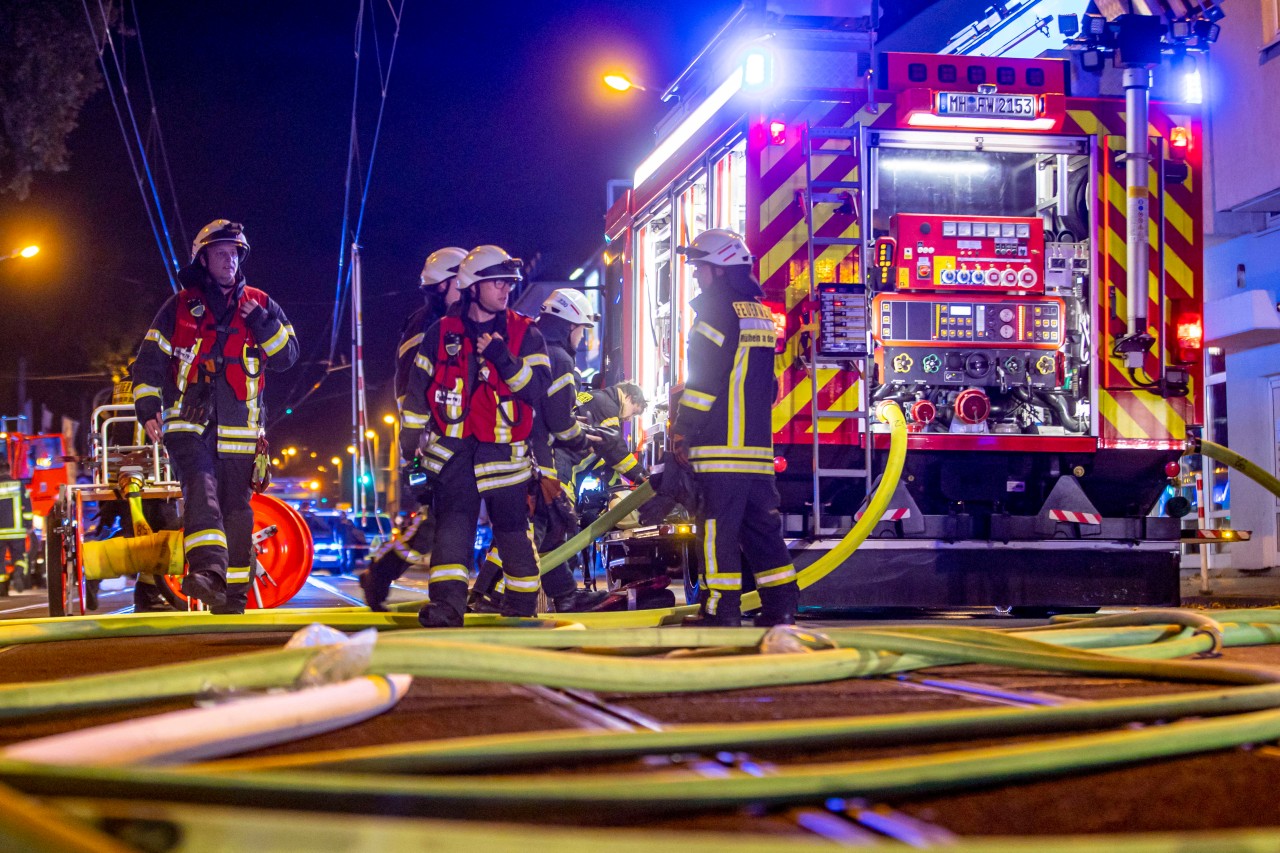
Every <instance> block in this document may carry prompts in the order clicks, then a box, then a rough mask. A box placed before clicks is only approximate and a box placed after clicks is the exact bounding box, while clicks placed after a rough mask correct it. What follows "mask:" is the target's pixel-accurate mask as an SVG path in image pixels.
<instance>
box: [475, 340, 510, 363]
mask: <svg viewBox="0 0 1280 853" xmlns="http://www.w3.org/2000/svg"><path fill="white" fill-rule="evenodd" d="M480 355H482V356H484V357H485V358H486V359H488V360H489V361H491V362H493V363H494V364H495V365H501V364H507V363H514V362H515V357H514V356H513V355H511V350H509V349H507V342H506V341H504V340H503V339H502V336H501V335H494V336H492V337H491V338H490V339H489V342H488V343H487V344H485V347H484V349H482V350H481V351H480Z"/></svg>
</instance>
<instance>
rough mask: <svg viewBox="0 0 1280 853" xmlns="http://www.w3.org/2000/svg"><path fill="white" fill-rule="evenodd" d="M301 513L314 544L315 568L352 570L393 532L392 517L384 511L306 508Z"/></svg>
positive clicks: (344, 572) (334, 570)
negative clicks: (354, 513)
mask: <svg viewBox="0 0 1280 853" xmlns="http://www.w3.org/2000/svg"><path fill="white" fill-rule="evenodd" d="M302 517H303V519H304V520H306V522H307V526H308V527H309V528H310V529H311V538H312V541H313V542H314V545H315V555H314V557H313V558H312V561H311V568H312V570H313V571H315V570H322V571H329V572H331V573H332V574H350V573H351V572H354V571H355V570H356V569H357V568H359V567H360V566H361V565H363V564H364V563H365V562H366V561H367V560H368V559H369V554H370V553H371V552H373V551H375V550H377V548H378V546H380V545H381V544H382V543H383V542H385V541H386V540H387V538H388V537H389V536H390V535H391V517H390V516H389V515H387V514H386V513H384V512H378V513H361V514H360V515H357V516H352V515H350V514H349V513H347V512H345V511H342V510H307V511H304V512H303V513H302Z"/></svg>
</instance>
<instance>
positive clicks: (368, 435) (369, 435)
mask: <svg viewBox="0 0 1280 853" xmlns="http://www.w3.org/2000/svg"><path fill="white" fill-rule="evenodd" d="M375 435H377V433H376V432H374V431H373V430H371V429H367V430H365V431H364V437H365V438H373V437H374V436H375Z"/></svg>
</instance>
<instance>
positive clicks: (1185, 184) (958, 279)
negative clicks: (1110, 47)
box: [604, 17, 1203, 610]
mask: <svg viewBox="0 0 1280 853" xmlns="http://www.w3.org/2000/svg"><path fill="white" fill-rule="evenodd" d="M873 48H874V41H873V35H872V34H871V33H870V32H867V31H865V29H864V30H862V31H860V30H859V28H858V27H856V26H851V25H850V22H848V21H841V20H838V19H820V18H812V17H808V18H799V19H796V20H794V21H788V20H787V19H785V18H774V19H772V20H769V21H767V22H763V23H761V24H759V25H754V26H753V25H752V24H751V22H750V21H746V20H739V21H738V24H737V25H736V26H730V27H727V28H726V29H725V30H723V31H722V32H721V34H720V36H718V37H717V40H716V42H714V43H713V44H712V45H710V46H709V47H708V48H707V49H706V50H705V51H704V52H703V53H702V54H701V56H700V57H699V59H698V60H697V61H696V62H695V63H694V64H693V65H692V66H691V67H690V68H689V69H688V70H687V71H686V72H685V73H684V75H682V76H681V78H680V79H679V80H678V81H677V82H676V83H675V84H674V85H673V86H672V87H671V89H670V90H669V91H668V100H669V101H671V102H674V103H675V106H674V107H673V111H672V113H671V115H670V116H669V118H668V119H667V120H666V121H665V122H664V124H663V125H662V126H661V127H660V128H659V131H658V142H657V145H656V147H655V148H654V150H653V151H652V153H650V154H649V155H648V156H647V157H646V158H645V159H644V160H643V162H641V163H640V164H639V166H638V167H637V169H636V172H635V180H634V186H633V189H632V190H631V192H630V193H629V194H627V195H626V197H625V198H623V199H621V200H620V201H619V202H618V203H617V204H615V205H614V207H613V209H612V210H610V212H609V214H608V217H607V222H606V233H607V238H608V240H609V244H608V248H607V251H606V253H605V263H606V269H605V271H604V272H605V277H604V280H605V285H604V287H605V301H606V302H609V303H613V302H614V301H615V300H616V302H617V304H618V305H619V306H620V308H621V310H620V312H615V314H614V316H613V317H610V318H607V321H606V327H605V335H606V338H605V351H606V353H607V356H608V358H610V359H611V360H612V362H613V365H614V367H613V370H614V373H615V375H616V376H618V377H621V376H623V375H625V376H628V377H632V378H634V379H635V380H636V381H638V382H639V383H640V384H641V385H642V387H643V388H644V390H645V393H646V396H647V397H648V398H649V399H650V400H657V401H663V400H669V399H670V398H671V396H672V395H673V394H676V393H678V392H679V389H680V388H681V384H682V382H683V380H684V377H685V375H686V365H685V363H684V361H683V359H684V353H685V351H686V340H687V336H688V332H689V329H690V328H691V313H690V309H689V300H690V298H691V297H692V295H693V280H692V274H691V271H690V270H689V269H687V268H686V266H685V265H684V264H682V263H680V260H679V257H678V255H677V254H676V251H675V250H676V247H677V246H680V245H684V244H687V243H688V241H689V240H690V239H691V238H692V237H693V236H695V235H696V234H697V233H699V232H700V231H702V230H704V229H706V228H712V227H722V228H730V229H733V230H735V231H738V232H740V233H742V234H744V235H745V237H746V239H747V243H748V245H749V246H750V247H751V249H752V252H753V254H754V255H755V257H756V259H757V269H756V272H757V274H758V276H759V279H760V281H761V282H762V284H763V286H764V290H765V294H766V300H767V302H768V304H769V305H770V306H771V308H772V310H773V312H774V317H775V319H776V322H777V327H778V330H779V350H778V354H777V378H778V383H779V386H780V389H779V396H778V398H777V399H776V400H774V401H772V403H773V423H774V430H775V432H774V445H775V452H776V457H777V458H776V461H775V469H776V470H777V471H778V472H779V489H780V491H781V493H782V496H783V506H784V509H783V511H784V513H785V519H786V527H787V535H788V537H790V538H791V539H792V541H793V543H794V546H795V549H796V556H797V564H798V565H802V564H804V563H806V562H809V561H811V560H812V559H814V558H815V557H816V555H818V554H820V553H822V552H823V550H825V549H827V548H829V547H830V545H831V543H832V542H833V541H834V540H835V539H837V538H838V537H839V536H840V535H841V534H842V533H843V532H844V531H846V530H848V529H849V527H850V526H851V525H852V523H853V519H854V518H855V517H857V516H858V514H859V510H860V507H861V505H862V504H863V503H864V501H865V499H866V495H867V494H868V493H869V490H870V488H871V487H873V486H874V484H875V482H876V477H877V473H878V470H879V469H880V468H881V467H882V466H883V461H884V458H885V456H886V449H887V447H888V438H889V437H888V435H887V433H886V432H885V428H884V427H883V426H881V425H879V424H877V423H876V419H875V416H874V414H873V412H874V409H875V406H876V404H877V402H878V401H881V400H895V401H897V402H898V403H899V404H901V406H902V408H903V410H904V411H905V412H906V414H907V418H908V422H909V425H910V434H909V439H908V453H907V462H906V470H905V472H904V475H903V477H902V480H901V482H900V483H899V485H898V488H897V491H896V493H895V495H894V499H893V501H892V502H891V504H890V508H889V511H888V512H887V513H886V514H885V515H884V517H883V519H882V521H881V522H880V523H879V524H878V526H877V527H876V528H875V531H874V532H873V534H872V536H871V538H870V539H869V540H868V541H867V542H866V543H865V544H864V545H863V546H862V547H861V548H860V549H859V550H858V552H857V553H856V554H855V555H854V556H853V557H852V558H851V560H850V561H849V562H848V563H847V564H845V565H844V566H843V567H842V568H841V569H840V570H838V571H836V572H834V573H832V574H831V575H830V576H828V577H827V578H826V579H824V580H823V581H821V582H820V583H818V584H815V585H814V586H813V587H811V588H810V589H808V590H806V591H805V593H804V595H803V599H802V603H803V604H805V605H810V606H823V607H856V606H919V607H957V606H997V607H1014V608H1024V609H1027V610H1032V609H1053V608H1065V607H1080V608H1095V607H1098V606H1102V605H1108V604H1118V603H1127V604H1172V603H1176V602H1177V601H1178V597H1179V592H1178V552H1179V546H1178V537H1179V521H1178V519H1176V518H1169V517H1159V516H1155V515H1152V514H1151V512H1152V508H1153V507H1154V506H1155V505H1156V502H1157V500H1158V498H1159V497H1160V495H1161V493H1162V491H1163V490H1164V489H1165V486H1166V485H1167V484H1168V483H1169V477H1170V476H1171V475H1172V474H1174V473H1176V469H1177V460H1178V458H1179V456H1180V455H1181V454H1182V451H1183V447H1184V442H1185V440H1186V438H1187V437H1188V434H1189V432H1191V431H1194V430H1195V429H1197V428H1198V427H1199V426H1200V424H1201V422H1202V411H1203V403H1202V398H1201V394H1202V390H1201V387H1200V378H1201V376H1202V365H1201V338H1202V333H1201V328H1202V325H1201V316H1202V315H1201V306H1202V281H1201V277H1202V263H1201V259H1202V251H1203V245H1202V234H1201V232H1202V229H1201V209H1202V197H1201V192H1202V182H1201V170H1200V167H1201V163H1200V145H1199V140H1200V139H1201V126H1200V121H1199V117H1198V115H1197V112H1196V110H1198V108H1192V107H1184V106H1181V105H1175V104H1166V103H1161V102H1158V101H1152V102H1150V104H1149V105H1148V103H1147V101H1146V99H1145V92H1144V93H1143V94H1144V98H1143V100H1142V107H1143V109H1144V110H1147V109H1148V108H1149V114H1148V116H1147V120H1146V122H1145V124H1146V125H1147V126H1146V131H1147V132H1146V134H1145V135H1142V134H1141V133H1140V132H1135V133H1134V134H1130V137H1131V138H1130V140H1129V141H1128V144H1126V129H1127V127H1128V124H1129V123H1128V121H1127V119H1126V102H1125V97H1124V95H1123V93H1120V92H1119V91H1117V94H1116V95H1115V96H1110V95H1107V94H1096V92H1097V91H1099V85H1100V84H1099V81H1098V77H1097V75H1096V74H1092V75H1091V74H1089V73H1088V72H1084V71H1082V70H1081V68H1080V66H1079V63H1078V62H1076V61H1074V60H1073V59H1072V58H1070V57H1071V54H1072V53H1073V52H1064V53H1063V58H1056V59H1012V58H1003V57H985V56H956V55H933V54H910V53H877V52H876V51H875V50H874V49H873ZM1074 53H1078V52H1074ZM1085 89H1088V90H1090V92H1091V93H1090V94H1077V93H1078V92H1083V91H1084V90H1085ZM1131 108H1132V107H1131ZM1135 139H1136V140H1137V141H1136V142H1135V141H1134V140H1135ZM1143 142H1145V145H1143V144H1142V143H1143ZM1135 145H1137V146H1138V147H1137V148H1136V149H1135V148H1134V146H1135ZM1126 147H1128V148H1129V149H1130V150H1129V153H1128V154H1126ZM1143 149H1145V151H1144V150H1143ZM1141 154H1145V155H1146V158H1145V159H1146V162H1147V168H1146V169H1145V170H1140V164H1141V163H1142V162H1143V158H1142V157H1141V156H1140V155H1141ZM1135 155H1137V156H1136V157H1135ZM1135 162H1137V163H1138V164H1139V171H1138V172H1137V174H1139V176H1141V173H1142V171H1145V172H1146V175H1145V178H1146V181H1145V184H1146V186H1145V187H1140V186H1139V185H1138V184H1136V183H1135V181H1134V179H1133V175H1132V172H1133V171H1134V166H1133V164H1134V163H1135ZM1126 169H1130V172H1131V174H1129V175H1127V174H1126ZM1139 226H1141V227H1139ZM1134 235H1136V236H1134ZM1147 235H1149V236H1147ZM1131 237H1132V239H1131ZM1144 238H1145V239H1144ZM758 402H759V404H760V405H767V404H768V401H758ZM869 413H872V414H869ZM666 417H667V411H666V410H665V409H664V408H663V407H657V408H652V409H651V410H650V412H649V413H648V414H647V415H645V416H644V421H643V422H642V423H640V424H638V425H637V433H638V438H639V440H640V441H641V442H644V443H645V444H647V446H649V447H650V448H654V449H656V450H658V451H660V449H661V447H662V446H663V443H664V432H665V429H666ZM694 550H696V549H694Z"/></svg>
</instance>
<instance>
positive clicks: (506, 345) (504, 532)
mask: <svg viewBox="0 0 1280 853" xmlns="http://www.w3.org/2000/svg"><path fill="white" fill-rule="evenodd" d="M521 268H522V265H521V262H520V260H519V259H518V258H513V257H511V255H509V254H508V253H507V252H506V251H505V250H504V249H502V248H500V247H498V246H491V245H486V246H477V247H476V248H474V249H472V250H471V251H470V252H468V253H467V256H466V257H465V258H463V260H462V263H461V264H459V266H458V289H459V291H461V293H462V298H461V300H459V302H458V304H457V305H456V306H454V308H453V309H451V310H450V311H449V312H448V313H447V314H445V316H444V317H443V318H441V319H440V320H439V321H438V322H436V323H435V324H433V325H432V326H431V328H430V329H428V330H427V332H426V334H425V335H424V336H423V339H422V343H421V344H420V345H419V347H418V353H417V355H416V356H415V358H414V367H415V369H414V371H413V374H412V376H411V377H410V380H409V388H408V391H407V392H406V394H405V401H404V407H403V408H402V409H401V430H400V447H401V452H402V453H403V455H404V457H405V458H406V459H413V458H415V457H417V458H418V459H420V460H421V465H422V466H423V467H424V468H425V469H426V471H427V472H428V475H429V477H430V478H431V480H432V514H434V515H435V517H436V535H435V541H434V543H433V547H432V551H431V569H430V578H429V591H430V595H431V601H430V603H429V604H427V605H426V606H425V607H423V608H422V610H421V611H420V612H419V614H418V621H419V622H421V623H422V624H423V625H424V626H426V627H428V628H434V627H456V626H460V625H461V624H462V620H463V614H464V612H465V611H466V606H467V581H468V579H469V576H470V570H469V566H470V564H471V560H472V546H473V544H474V542H475V525H476V518H477V517H478V515H479V512H480V499H481V498H482V497H483V498H484V501H485V504H486V506H487V507H488V511H489V518H490V523H491V525H492V527H493V538H494V543H495V545H496V546H497V548H498V552H499V553H500V554H501V555H502V560H503V580H504V583H505V586H506V590H505V592H504V594H503V599H502V612H503V613H504V615H508V616H531V615H533V613H534V611H535V609H536V605H537V598H538V585H539V584H538V564H537V560H536V559H535V557H534V553H533V544H532V543H531V542H530V541H529V531H528V528H529V519H528V496H529V486H530V483H531V481H532V479H533V476H534V467H533V457H532V453H531V450H530V446H529V435H530V432H531V431H532V428H533V406H535V405H536V404H537V403H538V402H539V400H541V398H542V397H543V396H544V395H545V394H546V392H547V387H548V386H549V385H550V382H551V380H550V374H551V370H550V360H549V359H548V357H547V349H546V346H545V344H544V343H543V340H542V334H541V333H540V332H539V331H538V329H537V328H536V327H535V326H533V324H532V323H531V322H530V321H529V320H528V319H527V318H525V317H521V316H520V315H519V314H517V313H515V312H514V311H512V310H510V309H509V308H508V307H507V303H508V300H509V297H510V294H511V288H512V287H514V286H515V285H516V284H517V283H518V282H520V281H522V280H523V273H522V271H521ZM424 430H426V434H425V435H424Z"/></svg>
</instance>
